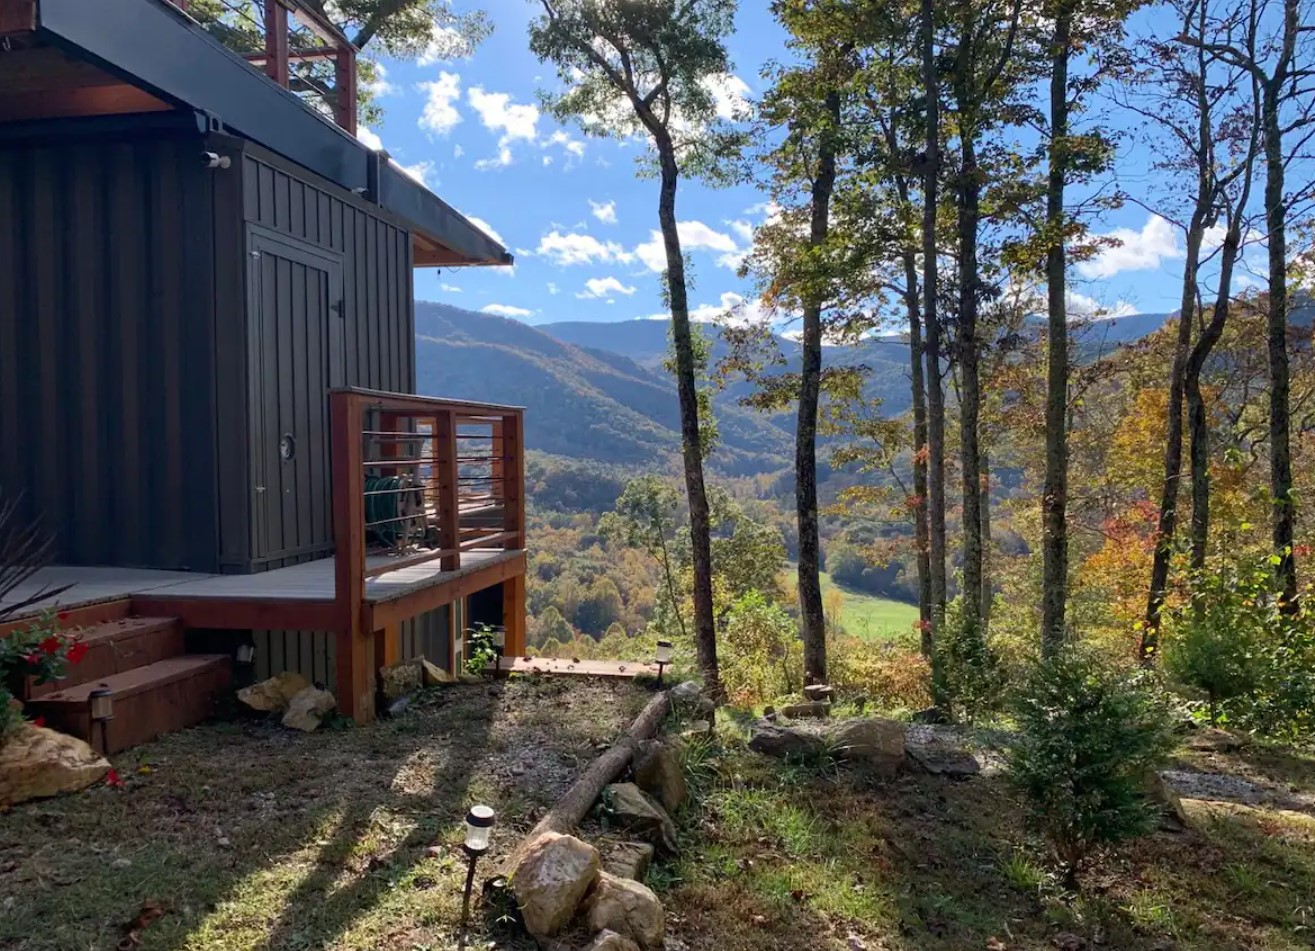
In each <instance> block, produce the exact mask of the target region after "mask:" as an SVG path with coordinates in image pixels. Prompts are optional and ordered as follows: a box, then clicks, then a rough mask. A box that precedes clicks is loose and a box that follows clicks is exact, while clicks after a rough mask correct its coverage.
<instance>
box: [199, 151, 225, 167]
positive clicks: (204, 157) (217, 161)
mask: <svg viewBox="0 0 1315 951" xmlns="http://www.w3.org/2000/svg"><path fill="white" fill-rule="evenodd" d="M201 161H202V162H204V163H205V167H206V168H228V167H229V166H231V165H232V164H233V160H232V159H231V158H229V157H228V156H227V155H220V154H219V153H217V152H202V153H201Z"/></svg>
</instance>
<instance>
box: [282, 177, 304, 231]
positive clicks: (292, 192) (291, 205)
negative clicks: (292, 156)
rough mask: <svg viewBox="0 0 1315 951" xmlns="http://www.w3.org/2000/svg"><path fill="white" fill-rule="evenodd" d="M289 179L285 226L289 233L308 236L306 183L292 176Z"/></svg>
mask: <svg viewBox="0 0 1315 951" xmlns="http://www.w3.org/2000/svg"><path fill="white" fill-rule="evenodd" d="M285 177H286V178H287V180H288V220H287V224H286V225H285V226H284V227H285V230H286V231H287V232H288V234H291V235H294V236H296V237H298V238H302V239H304V238H305V237H306V185H305V183H304V182H299V181H297V179H295V178H293V177H291V176H285Z"/></svg>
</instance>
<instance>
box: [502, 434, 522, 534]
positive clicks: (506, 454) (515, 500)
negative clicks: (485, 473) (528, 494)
mask: <svg viewBox="0 0 1315 951" xmlns="http://www.w3.org/2000/svg"><path fill="white" fill-rule="evenodd" d="M523 424H524V417H522V416H521V414H520V413H513V414H511V415H509V416H504V417H503V420H502V457H503V467H504V468H503V471H504V473H505V474H506V479H505V480H504V482H503V486H504V489H503V491H504V492H505V495H504V497H503V500H502V504H503V531H506V532H512V533H513V537H512V538H509V539H508V540H507V542H506V544H505V547H506V548H509V549H518V548H524V547H525V447H524V433H523V429H524V425H523Z"/></svg>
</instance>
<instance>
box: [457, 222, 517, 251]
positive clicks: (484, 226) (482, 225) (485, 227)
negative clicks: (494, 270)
mask: <svg viewBox="0 0 1315 951" xmlns="http://www.w3.org/2000/svg"><path fill="white" fill-rule="evenodd" d="M466 220H467V221H469V222H470V223H471V224H472V225H474V226H475V227H476V228H478V229H479V230H480V231H483V232H484V233H485V234H486V235H488V236H489V237H490V238H492V239H493V240H494V241H496V242H498V244H500V245H502V246H503V247H504V248H505V247H506V246H507V241H506V239H505V238H503V237H502V235H500V234H498V233H497V232H496V231H494V230H493V225H491V224H489V223H488V222H487V221H485V220H484V219H483V218H477V217H475V216H474V215H466Z"/></svg>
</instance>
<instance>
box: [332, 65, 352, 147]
mask: <svg viewBox="0 0 1315 951" xmlns="http://www.w3.org/2000/svg"><path fill="white" fill-rule="evenodd" d="M333 87H334V91H335V92H336V93H337V98H338V101H337V102H336V103H335V104H334V106H335V109H334V111H335V116H334V118H336V119H337V121H338V126H339V128H341V129H343V130H344V131H346V132H347V133H348V134H349V135H355V134H356V51H355V50H353V49H352V48H351V47H350V46H349V45H347V44H346V43H342V44H339V46H338V55H337V56H335V57H334V58H333Z"/></svg>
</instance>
